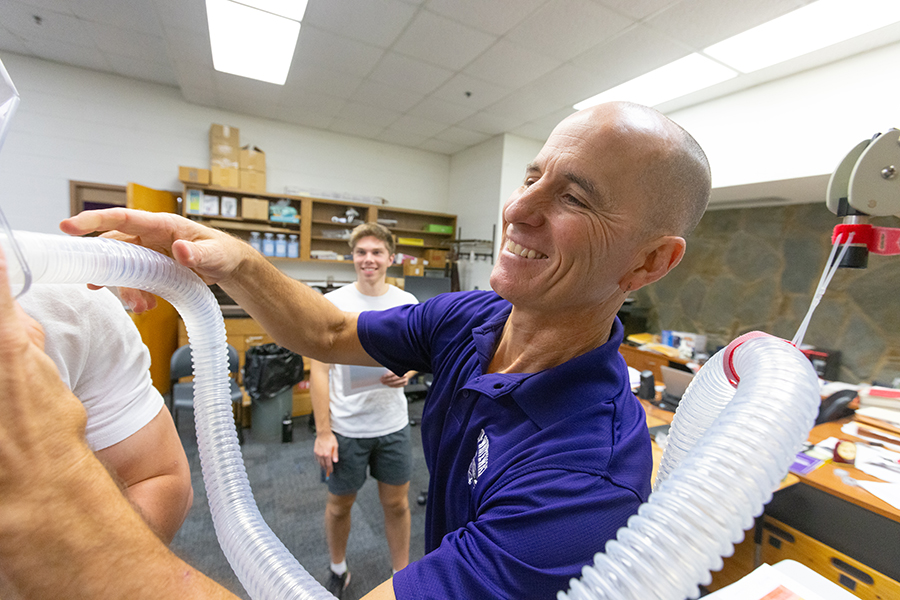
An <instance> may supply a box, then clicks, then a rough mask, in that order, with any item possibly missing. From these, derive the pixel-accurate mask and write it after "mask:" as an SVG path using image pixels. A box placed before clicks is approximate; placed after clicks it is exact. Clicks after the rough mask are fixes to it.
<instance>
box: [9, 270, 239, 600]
mask: <svg viewBox="0 0 900 600" xmlns="http://www.w3.org/2000/svg"><path fill="white" fill-rule="evenodd" d="M26 319H28V317H26V316H25V315H24V312H22V311H21V310H19V309H18V308H17V307H16V305H15V304H14V302H13V300H12V298H11V297H10V294H9V286H8V283H7V275H6V262H5V260H0V410H2V412H3V415H4V418H3V419H0V581H2V582H3V583H2V584H0V592H2V593H0V595H2V596H3V597H7V596H8V597H12V598H19V597H21V598H26V599H30V598H92V599H96V600H105V599H107V598H122V599H124V598H135V599H141V598H147V599H148V600H149V599H151V598H153V599H158V598H206V599H210V600H215V599H219V598H233V596H232V595H231V594H229V593H228V592H227V591H226V590H225V589H223V588H221V587H219V586H217V585H216V584H215V583H214V582H212V581H211V580H209V579H208V578H206V577H205V576H203V575H202V574H201V573H199V572H198V571H196V570H195V569H193V568H191V567H190V566H188V565H187V564H185V563H184V562H183V561H181V560H180V559H179V558H178V557H176V556H175V555H174V554H172V553H171V552H169V550H168V549H167V548H166V547H165V546H164V545H163V544H162V542H160V540H159V539H158V538H157V537H156V536H155V535H154V534H153V533H152V532H151V531H150V529H148V528H147V526H146V524H145V523H144V521H143V520H142V519H141V518H140V517H139V516H138V515H137V513H135V512H134V510H133V509H132V508H131V506H130V504H129V503H128V501H127V500H126V499H125V497H124V496H123V495H122V494H121V493H120V492H119V489H118V487H117V486H116V484H115V483H114V482H113V480H112V479H111V478H110V476H109V474H108V473H107V471H106V469H105V468H104V467H103V465H101V464H100V462H99V461H97V459H96V458H95V457H94V455H93V453H92V452H91V451H90V449H89V448H88V446H87V444H86V443H85V441H84V426H85V412H84V408H83V406H82V404H81V402H79V401H78V400H77V399H76V398H75V397H74V396H73V395H72V394H71V392H69V390H68V389H67V388H66V387H65V386H64V385H63V383H62V381H60V379H59V375H58V373H57V371H56V367H55V366H54V364H53V362H52V361H51V360H50V359H49V358H48V357H47V356H46V355H45V354H44V353H43V352H42V351H41V349H40V347H39V346H38V345H37V344H35V343H34V342H33V341H32V339H31V338H30V337H29V336H28V334H27V333H26V331H27V329H28V328H27V327H26ZM29 327H30V325H29ZM48 424H49V425H50V426H51V429H50V430H48Z"/></svg>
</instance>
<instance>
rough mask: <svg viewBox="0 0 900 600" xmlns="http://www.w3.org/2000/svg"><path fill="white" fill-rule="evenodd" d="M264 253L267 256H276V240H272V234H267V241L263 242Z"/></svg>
mask: <svg viewBox="0 0 900 600" xmlns="http://www.w3.org/2000/svg"><path fill="white" fill-rule="evenodd" d="M262 253H263V254H264V255H265V256H275V240H274V239H272V234H271V233H267V234H265V239H264V240H263V245H262Z"/></svg>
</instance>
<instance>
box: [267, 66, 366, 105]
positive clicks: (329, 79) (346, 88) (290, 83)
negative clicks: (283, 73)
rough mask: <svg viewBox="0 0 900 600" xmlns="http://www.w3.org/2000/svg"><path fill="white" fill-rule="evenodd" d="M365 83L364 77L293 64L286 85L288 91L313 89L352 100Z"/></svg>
mask: <svg viewBox="0 0 900 600" xmlns="http://www.w3.org/2000/svg"><path fill="white" fill-rule="evenodd" d="M362 82H363V78H362V77H358V76H356V75H349V74H347V73H340V72H337V71H333V70H330V69H326V68H324V67H319V66H317V65H306V64H296V63H295V64H293V65H291V72H290V74H289V75H288V79H287V82H286V83H285V86H284V87H285V89H286V90H302V89H311V90H317V91H319V92H322V93H325V94H329V95H332V96H336V97H338V98H343V99H345V100H346V99H348V98H350V97H351V96H352V95H353V93H354V92H355V91H356V89H357V88H358V87H359V86H360V84H361V83H362Z"/></svg>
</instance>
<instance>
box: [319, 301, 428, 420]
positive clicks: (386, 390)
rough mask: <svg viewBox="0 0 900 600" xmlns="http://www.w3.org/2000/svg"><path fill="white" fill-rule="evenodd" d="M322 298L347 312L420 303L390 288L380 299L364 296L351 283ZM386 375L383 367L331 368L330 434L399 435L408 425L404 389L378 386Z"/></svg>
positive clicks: (329, 380)
mask: <svg viewBox="0 0 900 600" xmlns="http://www.w3.org/2000/svg"><path fill="white" fill-rule="evenodd" d="M325 297H326V298H328V299H329V300H331V302H332V304H334V305H335V306H337V307H338V308H340V309H341V310H343V311H347V312H363V311H365V310H384V309H386V308H392V307H394V306H401V305H403V304H418V302H419V301H418V300H416V297H415V296H413V295H412V294H410V293H409V292H404V291H403V290H401V289H400V288H398V287H394V286H392V285H389V286H388V291H387V292H385V293H384V294H382V295H381V296H366V295H365V294H363V293H361V292H360V291H359V290H358V289H356V285H355V284H352V283H351V284H350V285H345V286H344V287H342V288H339V289H337V290H334V291H333V292H329V293H327V294H325ZM386 372H387V369H386V368H384V367H376V368H372V367H352V366H348V365H331V368H330V369H329V370H328V390H329V393H330V400H331V430H332V431H334V432H335V433H339V434H341V435H343V436H345V437H352V438H374V437H380V436H382V435H388V434H389V433H394V432H395V431H400V430H401V429H403V428H404V427H406V425H407V424H409V411H408V409H407V407H406V396H405V395H404V394H403V388H391V387H388V386H386V385H382V384H381V383H377V379H378V377H380V376H381V375H382V374H383V373H386ZM354 388H356V389H358V390H359V391H355V390H354Z"/></svg>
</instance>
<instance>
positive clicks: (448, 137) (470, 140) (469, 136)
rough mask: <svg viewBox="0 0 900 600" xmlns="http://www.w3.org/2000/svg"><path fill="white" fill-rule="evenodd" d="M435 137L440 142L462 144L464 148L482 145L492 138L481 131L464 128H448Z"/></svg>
mask: <svg viewBox="0 0 900 600" xmlns="http://www.w3.org/2000/svg"><path fill="white" fill-rule="evenodd" d="M434 137H435V139H438V140H443V141H445V142H453V143H454V144H462V145H463V146H466V147H468V146H474V145H476V144H480V143H481V142H483V141H485V140H488V139H490V138H491V137H492V136H490V135H488V134H486V133H482V132H480V131H472V130H471V129H463V128H462V127H448V128H447V129H445V130H444V131H442V132H440V133H438V134H437V135H435V136H434Z"/></svg>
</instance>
